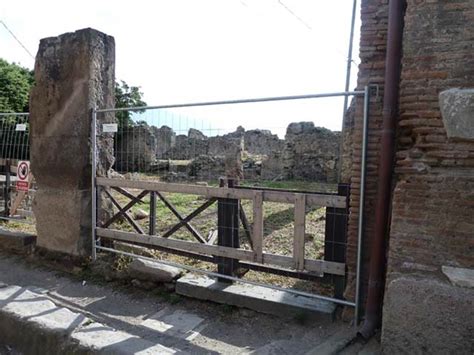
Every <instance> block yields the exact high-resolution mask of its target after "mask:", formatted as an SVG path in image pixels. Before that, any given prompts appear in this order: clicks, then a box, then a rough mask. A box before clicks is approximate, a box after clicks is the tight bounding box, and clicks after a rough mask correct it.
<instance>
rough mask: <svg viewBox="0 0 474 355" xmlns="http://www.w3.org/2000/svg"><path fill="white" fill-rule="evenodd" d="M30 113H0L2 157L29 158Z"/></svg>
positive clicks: (0, 155) (12, 158)
mask: <svg viewBox="0 0 474 355" xmlns="http://www.w3.org/2000/svg"><path fill="white" fill-rule="evenodd" d="M29 155H30V145H29V114H28V113H0V159H10V160H29Z"/></svg>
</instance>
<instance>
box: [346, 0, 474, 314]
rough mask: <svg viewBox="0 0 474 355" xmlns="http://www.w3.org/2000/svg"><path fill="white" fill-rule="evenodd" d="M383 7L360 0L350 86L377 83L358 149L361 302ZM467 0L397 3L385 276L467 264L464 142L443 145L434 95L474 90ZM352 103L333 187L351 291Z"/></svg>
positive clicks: (357, 135) (473, 172)
mask: <svg viewBox="0 0 474 355" xmlns="http://www.w3.org/2000/svg"><path fill="white" fill-rule="evenodd" d="M387 17H388V1H386V0H385V1H384V0H363V1H362V12H361V18H362V28H361V39H360V60H361V64H360V66H359V75H358V83H357V84H358V85H357V89H358V90H361V89H363V87H364V85H366V84H367V83H370V84H376V85H379V87H378V89H379V94H378V96H372V98H371V104H370V105H371V106H370V120H369V139H368V152H367V180H366V203H365V226H364V243H363V250H364V253H363V269H362V272H363V274H362V277H363V288H362V291H363V292H362V305H364V302H365V295H366V289H367V287H366V285H367V282H366V281H367V277H368V270H367V268H368V262H369V253H370V242H371V238H372V237H373V230H374V216H375V196H376V193H377V169H378V161H379V149H380V126H381V121H382V97H383V84H384V70H385V69H384V66H385V51H386V35H387ZM473 21H474V2H473V1H470V0H459V1H435V0H431V1H415V0H408V1H407V10H406V15H405V26H404V33H403V59H402V78H401V83H400V100H399V101H400V103H399V104H400V107H399V108H400V114H399V117H398V119H397V137H396V157H395V161H394V179H393V186H394V192H393V203H392V219H391V227H390V229H391V231H390V240H389V251H388V271H387V272H388V274H387V275H388V279H389V281H390V279H391V278H392V277H393V276H394V275H397V274H400V273H413V272H416V273H419V272H426V271H428V272H434V271H435V272H439V271H440V267H441V265H453V266H454V265H455V266H460V267H470V268H472V267H473V266H474V253H473V247H474V246H473V235H474V210H473V209H474V196H473V191H474V143H473V141H469V140H466V139H453V138H450V139H448V137H447V134H446V128H445V127H444V124H443V120H442V116H441V112H440V104H439V93H440V92H442V91H443V90H447V89H450V88H454V87H460V88H468V87H470V88H472V87H474V49H473V41H474V32H473V26H472V25H470V24H471V23H472V22H473ZM362 108H363V103H362V99H357V100H355V101H354V102H353V104H352V106H351V110H350V111H349V112H348V114H347V117H346V119H345V122H344V128H343V136H344V138H345V140H344V144H343V154H342V155H343V164H342V181H343V182H346V181H350V183H351V199H350V206H351V208H350V219H349V225H348V253H347V263H348V271H349V278H348V287H347V288H346V296H347V297H350V298H352V297H353V296H354V290H355V283H354V281H355V272H354V271H355V259H356V258H355V253H356V246H357V243H356V240H357V239H356V238H357V218H358V213H359V211H358V204H359V191H360V190H359V188H360V185H359V183H360V154H361V133H362Z"/></svg>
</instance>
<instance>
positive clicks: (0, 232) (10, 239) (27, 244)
mask: <svg viewBox="0 0 474 355" xmlns="http://www.w3.org/2000/svg"><path fill="white" fill-rule="evenodd" d="M35 244H36V235H32V234H28V233H22V232H16V231H8V230H4V229H0V249H4V250H11V251H15V252H20V253H28V252H31V251H32V250H33V249H34V247H35Z"/></svg>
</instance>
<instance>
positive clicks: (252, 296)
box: [176, 274, 336, 319]
mask: <svg viewBox="0 0 474 355" xmlns="http://www.w3.org/2000/svg"><path fill="white" fill-rule="evenodd" d="M176 293H177V294H180V295H183V296H187V297H193V298H198V299H202V300H209V301H213V302H217V303H224V304H228V305H233V306H237V307H245V308H249V309H252V310H255V311H257V312H262V313H268V314H274V315H277V316H281V317H295V316H296V315H297V314H299V313H301V312H302V311H303V312H305V314H307V315H308V316H309V315H311V316H314V317H316V318H327V319H331V318H332V317H333V313H334V311H335V310H336V305H335V304H334V303H331V302H328V301H323V300H318V299H315V298H309V297H304V296H299V295H294V294H291V293H289V292H284V291H279V290H272V289H269V288H266V287H261V286H253V285H243V284H237V283H236V284H233V285H229V284H224V283H220V282H218V281H215V280H213V279H210V278H207V277H201V276H195V275H191V274H188V275H186V276H184V277H181V278H180V279H179V280H178V281H177V282H176Z"/></svg>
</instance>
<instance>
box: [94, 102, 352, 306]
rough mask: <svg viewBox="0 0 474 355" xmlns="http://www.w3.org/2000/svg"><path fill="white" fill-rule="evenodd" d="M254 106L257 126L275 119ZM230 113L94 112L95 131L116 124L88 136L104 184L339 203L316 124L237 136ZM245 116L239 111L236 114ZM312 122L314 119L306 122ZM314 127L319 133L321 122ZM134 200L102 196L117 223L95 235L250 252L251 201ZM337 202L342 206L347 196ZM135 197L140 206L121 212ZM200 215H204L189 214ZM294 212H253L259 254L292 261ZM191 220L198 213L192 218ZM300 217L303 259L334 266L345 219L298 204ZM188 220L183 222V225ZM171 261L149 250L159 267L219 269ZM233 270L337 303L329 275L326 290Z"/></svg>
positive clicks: (297, 122)
mask: <svg viewBox="0 0 474 355" xmlns="http://www.w3.org/2000/svg"><path fill="white" fill-rule="evenodd" d="M251 105H252V107H253V108H256V106H255V105H262V103H258V104H257V103H252V104H251ZM263 105H267V108H269V111H268V112H266V113H265V110H263V111H262V110H261V109H259V110H258V111H259V115H263V117H265V115H266V117H268V115H270V112H275V110H278V103H273V102H272V103H265V104H263ZM238 106H239V105H232V106H230V107H229V106H227V107H226V109H223V108H222V107H218V108H214V107H205V108H202V107H198V108H189V107H188V108H186V110H182V109H172V108H144V109H140V110H134V109H130V110H124V111H118V112H115V111H114V110H106V109H104V110H99V112H98V113H97V121H98V122H101V121H107V122H110V117H106V116H105V115H111V114H115V119H116V122H117V126H116V128H115V127H113V126H111V125H110V124H105V125H99V126H97V131H98V134H97V138H98V141H101V140H103V141H104V140H107V139H112V140H113V151H114V158H115V160H114V163H113V165H112V171H111V172H110V173H109V175H108V176H109V177H111V178H114V179H119V180H125V181H128V180H130V181H134V180H136V181H150V182H167V183H182V184H193V185H198V186H209V187H218V186H219V181H220V178H221V177H226V179H231V180H232V181H233V182H234V184H235V185H238V186H237V188H239V189H249V190H252V191H253V190H255V189H260V190H261V191H273V192H280V191H281V192H291V193H294V192H298V193H301V194H326V195H338V193H341V191H338V189H339V190H341V188H342V189H344V188H347V186H343V185H341V184H338V175H337V171H338V164H340V141H341V137H340V132H337V131H331V130H329V129H326V128H323V127H319V125H318V120H317V119H316V120H314V119H313V120H309V118H308V116H303V117H299V116H298V114H297V112H298V110H296V109H295V110H294V114H293V116H292V117H291V119H290V120H289V122H288V123H287V124H285V125H281V126H278V125H275V124H274V122H273V121H272V120H271V119H270V120H268V119H266V120H261V121H260V122H253V124H249V126H250V127H249V128H245V127H244V123H242V121H245V120H242V121H240V120H238V119H235V118H236V117H239V108H238ZM306 108H308V106H306ZM305 112H306V111H305ZM248 113H249V108H248V107H247V108H246V109H245V110H244V111H242V113H241V114H242V115H244V114H248ZM316 115H317V114H316V113H315V114H314V116H316ZM246 122H248V121H246ZM247 124H248V123H247ZM320 124H321V125H322V124H323V121H322V120H321V121H320ZM98 156H100V152H99V154H98ZM102 192H104V190H103V191H102ZM143 192H144V191H143V190H141V189H133V188H126V189H111V190H109V191H106V192H105V194H103V195H102V196H103V198H102V200H101V207H102V209H106V208H107V207H109V208H110V207H112V208H113V214H115V215H117V214H120V216H119V217H117V218H115V219H114V218H112V219H113V221H112V223H108V222H110V219H109V220H108V221H106V223H105V225H104V223H103V222H104V221H99V226H101V227H106V228H113V229H115V230H120V231H126V232H131V233H138V234H149V235H153V236H159V237H164V238H166V239H170V240H182V241H189V242H191V241H192V242H199V243H203V244H206V245H213V246H218V245H219V246H230V247H233V248H239V249H241V250H247V251H252V250H255V245H254V242H255V241H254V238H253V236H252V234H253V233H254V232H255V230H254V225H255V223H257V222H256V221H255V212H254V211H255V202H254V201H252V200H233V199H230V200H229V199H219V200H218V201H214V203H209V204H208V205H207V206H205V205H206V203H208V202H212V201H210V199H206V198H205V197H204V196H199V195H193V194H186V193H177V192H171V193H170V192H155V194H157V195H155V197H154V198H155V199H156V202H152V198H153V196H152V195H151V193H150V194H148V193H146V192H145V193H144V194H143ZM130 195H131V196H130ZM342 195H343V196H344V198H345V197H346V195H347V191H345V193H342ZM137 197H138V199H139V200H140V202H138V203H132V204H131V205H130V202H132V201H133V199H137ZM290 200H291V199H290ZM153 205H154V206H153ZM203 206H204V207H205V208H203V209H202V210H201V211H199V209H200V208H202V207H203ZM295 208H296V206H295V205H294V204H292V203H284V202H267V201H264V202H262V205H261V209H262V218H263V225H262V241H261V243H262V245H261V250H262V252H263V253H265V254H274V255H281V256H286V257H289V258H292V257H293V256H294V253H295V241H294V233H295V228H296V227H295V224H296V223H297V221H296V220H295V216H296V215H297V214H296V213H295ZM121 211H122V212H123V213H121ZM196 211H199V213H195V212H196ZM222 211H225V212H222ZM125 212H126V213H125ZM194 213H195V215H193V214H194ZM220 213H221V215H220ZM222 213H224V214H222ZM302 214H303V215H304V217H303V223H304V227H303V229H304V235H303V238H302V239H303V241H302V244H303V246H302V248H303V251H302V253H303V258H304V259H308V260H328V261H335V262H344V261H345V248H346V240H345V239H344V237H345V235H346V228H347V209H346V208H330V207H328V208H326V207H321V206H312V205H310V204H308V205H306V206H305V207H304V210H303V212H302ZM300 215H301V214H300ZM189 216H192V218H189V219H188V217H189ZM105 220H107V218H106V219H105ZM183 221H185V222H184V223H183ZM226 234H227V235H231V236H232V235H233V236H234V237H231V238H230V240H231V242H230V244H229V245H226V241H225V240H224V241H223V240H219V235H226ZM119 244H120V243H119ZM155 249H156V248H155ZM178 254H179V255H173V252H170V253H168V252H166V250H165V249H164V248H158V251H156V257H158V258H164V257H165V258H166V259H168V260H172V261H175V262H178V263H185V264H189V265H195V266H196V265H198V266H199V267H200V268H203V269H207V270H213V269H214V265H213V264H214V263H216V262H217V264H218V266H219V267H220V268H223V267H224V268H225V266H222V265H220V264H219V257H217V259H215V258H212V257H211V258H209V257H204V258H199V257H198V259H199V261H196V259H195V258H194V257H193V255H192V253H183V252H180V253H178ZM209 262H210V263H209ZM237 265H240V268H239V267H236V268H237V269H240V270H244V271H242V277H244V278H245V279H249V280H254V281H264V282H271V283H274V284H277V285H281V286H287V287H296V288H299V289H303V290H309V291H315V292H316V293H326V294H331V293H333V292H334V287H338V288H339V290H338V297H342V288H341V285H336V286H334V284H335V282H334V280H335V279H336V278H335V277H333V276H331V275H328V277H327V279H328V280H327V282H326V283H324V284H325V285H326V286H323V287H321V284H314V283H301V282H297V281H296V282H295V281H288V279H287V278H285V277H283V278H279V277H278V276H273V277H272V276H271V277H262V274H261V273H260V271H269V269H265V267H263V266H256V265H250V264H249V263H245V262H242V261H240V263H238V264H237ZM290 269H291V267H290ZM220 271H222V270H220ZM270 271H271V272H272V273H273V274H274V275H275V274H276V275H280V276H290V277H294V278H296V279H298V278H299V279H305V280H314V279H315V277H317V278H319V279H321V277H323V274H321V273H319V274H318V273H307V272H299V271H297V270H296V271H291V270H287V271H285V270H283V269H280V270H278V269H277V268H273V269H272V270H270ZM244 274H245V276H244ZM337 281H340V279H338V280H337Z"/></svg>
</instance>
